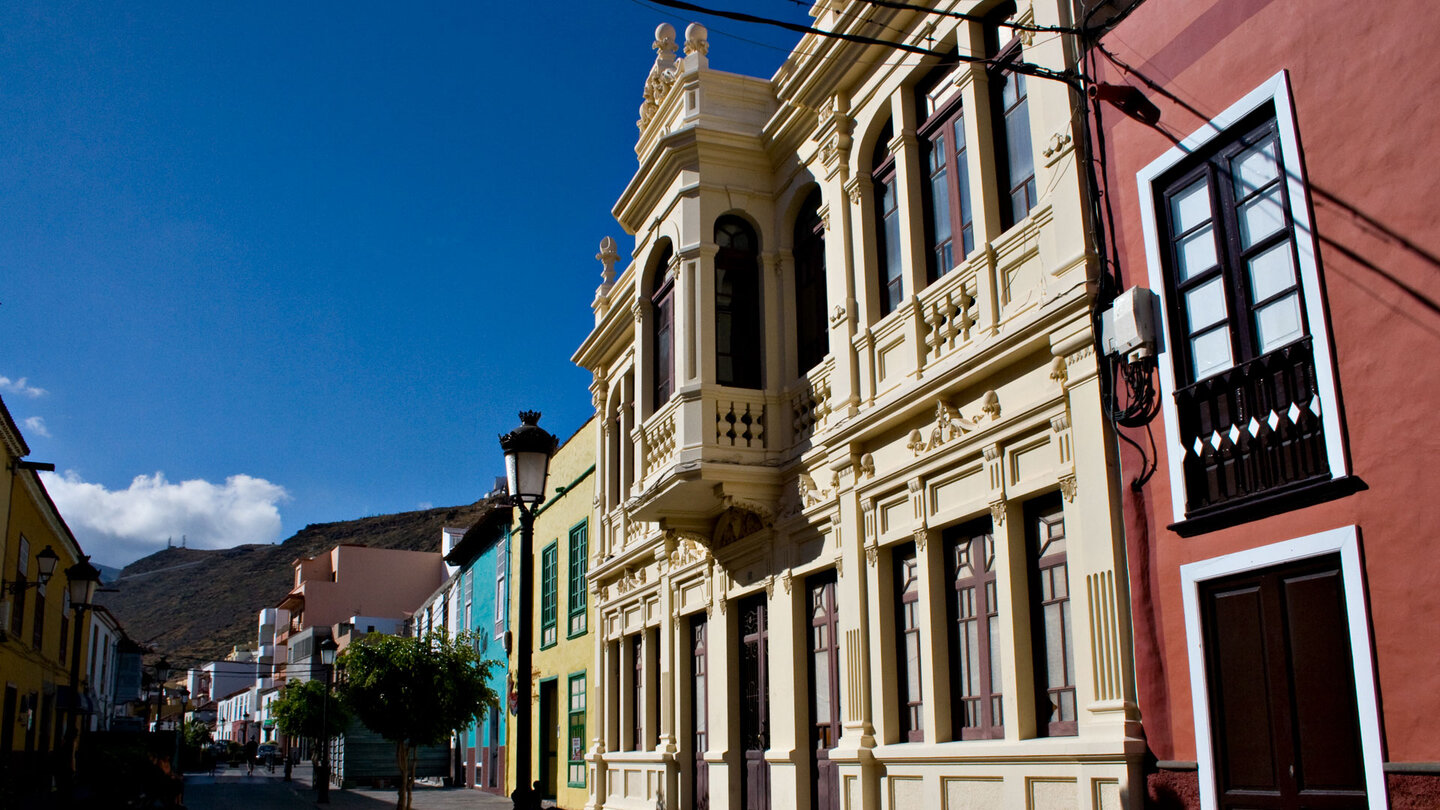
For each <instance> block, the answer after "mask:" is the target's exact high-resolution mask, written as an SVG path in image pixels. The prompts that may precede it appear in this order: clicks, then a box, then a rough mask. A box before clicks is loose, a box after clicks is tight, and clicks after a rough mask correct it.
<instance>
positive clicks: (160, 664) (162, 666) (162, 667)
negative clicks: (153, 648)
mask: <svg viewBox="0 0 1440 810" xmlns="http://www.w3.org/2000/svg"><path fill="white" fill-rule="evenodd" d="M155 679H156V680H158V681H159V682H160V688H161V689H162V690H163V689H164V688H165V682H166V681H168V680H170V662H169V661H167V660H165V658H164V657H163V656H162V657H161V658H160V660H159V661H156V662H155Z"/></svg>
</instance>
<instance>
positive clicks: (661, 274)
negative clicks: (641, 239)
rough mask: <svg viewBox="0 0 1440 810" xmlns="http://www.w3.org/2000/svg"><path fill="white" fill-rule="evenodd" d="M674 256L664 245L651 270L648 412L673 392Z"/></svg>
mask: <svg viewBox="0 0 1440 810" xmlns="http://www.w3.org/2000/svg"><path fill="white" fill-rule="evenodd" d="M673 255H674V252H673V251H672V250H671V249H670V243H669V242H666V243H665V247H664V249H662V250H661V251H660V257H659V258H658V259H656V261H655V266H654V268H653V269H652V271H651V272H652V273H653V274H654V279H655V281H654V285H653V288H652V291H651V295H650V362H651V369H652V379H653V380H654V387H653V388H652V389H651V394H652V397H651V401H650V409H651V410H652V411H654V410H659V409H660V408H661V407H662V406H663V405H664V404H665V403H667V402H669V401H670V395H671V394H673V393H674V392H675V279H674V278H672V277H671V275H670V272H669V267H670V260H671V257H672V256H673Z"/></svg>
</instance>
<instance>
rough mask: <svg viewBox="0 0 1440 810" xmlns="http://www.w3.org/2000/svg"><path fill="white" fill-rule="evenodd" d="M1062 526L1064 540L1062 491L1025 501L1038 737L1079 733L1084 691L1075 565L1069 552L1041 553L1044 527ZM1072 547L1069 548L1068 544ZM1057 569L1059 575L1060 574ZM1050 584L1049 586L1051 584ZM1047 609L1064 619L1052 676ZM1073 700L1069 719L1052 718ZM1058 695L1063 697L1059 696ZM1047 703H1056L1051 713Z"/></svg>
mask: <svg viewBox="0 0 1440 810" xmlns="http://www.w3.org/2000/svg"><path fill="white" fill-rule="evenodd" d="M1052 519H1053V521H1054V523H1056V524H1058V525H1059V526H1060V534H1059V538H1058V539H1060V540H1062V541H1063V540H1065V539H1066V537H1067V535H1066V533H1065V508H1064V503H1063V501H1062V500H1061V498H1060V495H1059V493H1052V494H1050V495H1046V496H1042V497H1040V498H1036V499H1035V500H1032V501H1030V502H1028V503H1026V504H1025V549H1026V554H1025V557H1026V561H1027V570H1028V572H1029V579H1030V626H1031V650H1032V653H1031V656H1030V658H1031V662H1032V669H1033V672H1034V676H1035V734H1036V736H1038V737H1070V736H1074V735H1076V734H1078V733H1079V713H1080V703H1079V700H1080V698H1079V692H1078V690H1077V688H1076V684H1075V652H1074V648H1075V630H1074V619H1073V616H1072V614H1071V604H1070V603H1071V600H1070V594H1071V592H1072V589H1071V587H1070V581H1071V579H1070V573H1069V571H1070V564H1069V556H1068V555H1067V553H1066V551H1064V550H1062V551H1059V552H1051V553H1049V554H1046V555H1045V556H1040V552H1041V551H1042V550H1043V549H1042V548H1041V546H1040V543H1041V536H1040V526H1041V524H1042V523H1047V522H1050V521H1051V520H1052ZM1067 548H1068V546H1067ZM1057 572H1058V574H1057ZM1056 581H1059V582H1062V583H1064V586H1065V592H1064V594H1063V595H1056V588H1055V587H1054V583H1055V582H1056ZM1047 585H1049V586H1050V587H1046V586H1047ZM1047 610H1048V611H1052V615H1058V617H1059V619H1058V621H1059V631H1060V637H1059V643H1060V645H1061V649H1060V650H1059V655H1058V658H1059V659H1060V663H1061V666H1062V668H1063V671H1062V672H1061V673H1060V677H1059V678H1055V677H1053V675H1054V673H1051V672H1050V671H1049V666H1048V664H1047V659H1048V657H1049V656H1048V652H1049V645H1050V643H1051V642H1052V641H1053V639H1051V638H1050V636H1049V633H1048V632H1047V630H1048V625H1047V615H1046V613H1047ZM1067 696H1068V698H1069V704H1070V714H1071V717H1070V719H1058V720H1051V719H1048V718H1049V717H1053V716H1055V715H1056V714H1060V713H1061V712H1062V711H1063V700H1064V698H1065V697H1067ZM1057 698H1058V699H1057ZM1046 706H1053V707H1054V709H1053V710H1052V712H1051V713H1050V714H1048V715H1047V714H1046V713H1045V711H1044V709H1045V707H1046Z"/></svg>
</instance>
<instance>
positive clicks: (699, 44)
mask: <svg viewBox="0 0 1440 810" xmlns="http://www.w3.org/2000/svg"><path fill="white" fill-rule="evenodd" d="M709 35H710V32H709V31H707V30H705V26H703V25H701V24H700V23H690V24H689V25H687V26H686V27H685V55H686V56H692V55H694V54H699V55H701V56H709V55H710V40H709V39H708V37H709Z"/></svg>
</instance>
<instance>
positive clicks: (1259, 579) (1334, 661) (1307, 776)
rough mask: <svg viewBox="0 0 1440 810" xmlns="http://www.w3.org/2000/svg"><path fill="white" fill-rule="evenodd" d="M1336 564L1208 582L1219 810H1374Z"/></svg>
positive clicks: (1328, 560) (1327, 560)
mask: <svg viewBox="0 0 1440 810" xmlns="http://www.w3.org/2000/svg"><path fill="white" fill-rule="evenodd" d="M1344 598H1345V595H1344V590H1343V588H1342V577H1341V573H1340V560H1339V558H1338V557H1336V556H1334V555H1330V556H1325V557H1319V558H1316V559H1313V560H1306V561H1304V562H1300V563H1295V564H1290V565H1285V566H1280V567H1276V568H1267V569H1264V570H1262V571H1254V572H1247V573H1244V574H1238V575H1235V576H1230V577H1225V578H1223V579H1219V580H1213V581H1210V582H1206V583H1202V585H1201V588H1200V602H1201V610H1202V613H1203V621H1204V625H1205V627H1204V634H1205V650H1206V653H1205V668H1206V681H1207V684H1208V689H1209V691H1210V725H1211V737H1212V740H1213V743H1214V756H1215V779H1216V793H1217V795H1218V797H1219V806H1220V807H1221V808H1237V809H1238V808H1262V809H1266V810H1268V808H1285V809H1286V810H1289V809H1290V808H1296V810H1298V808H1307V810H1311V809H1313V810H1333V809H1334V808H1351V807H1354V808H1361V807H1365V806H1366V799H1365V776H1364V773H1363V770H1362V760H1361V748H1360V724H1359V719H1358V712H1357V710H1356V704H1355V676H1354V667H1353V666H1352V664H1351V654H1350V639H1349V635H1348V634H1347V632H1346V626H1347V620H1346V613H1345V602H1344Z"/></svg>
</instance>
